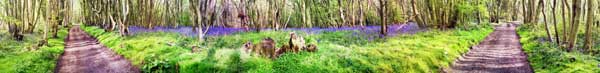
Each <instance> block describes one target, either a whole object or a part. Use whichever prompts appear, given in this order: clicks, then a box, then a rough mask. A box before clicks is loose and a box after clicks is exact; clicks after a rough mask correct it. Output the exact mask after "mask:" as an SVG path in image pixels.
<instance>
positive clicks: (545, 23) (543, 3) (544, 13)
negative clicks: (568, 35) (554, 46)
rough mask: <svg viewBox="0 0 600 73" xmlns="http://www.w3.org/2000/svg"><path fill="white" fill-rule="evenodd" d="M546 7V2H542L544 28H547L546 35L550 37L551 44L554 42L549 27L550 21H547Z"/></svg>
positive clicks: (542, 0)
mask: <svg viewBox="0 0 600 73" xmlns="http://www.w3.org/2000/svg"><path fill="white" fill-rule="evenodd" d="M544 6H545V2H544V0H540V7H541V9H542V16H543V17H544V26H545V27H546V35H547V37H548V40H550V41H551V42H554V40H553V39H552V34H551V33H550V26H548V21H547V20H546V11H545V10H546V9H545V8H544Z"/></svg>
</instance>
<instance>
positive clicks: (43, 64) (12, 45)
mask: <svg viewBox="0 0 600 73" xmlns="http://www.w3.org/2000/svg"><path fill="white" fill-rule="evenodd" d="M67 33H68V32H67V29H61V30H60V31H59V32H58V38H50V39H49V40H48V45H46V46H42V47H39V48H37V49H32V48H34V47H37V44H38V42H39V41H40V40H41V39H40V38H38V37H36V36H40V35H35V34H30V35H26V36H25V40H24V41H15V40H12V38H8V37H9V35H7V34H2V36H1V37H2V38H0V41H2V43H0V49H1V50H0V73H52V72H54V68H55V66H56V61H57V60H58V58H59V57H60V54H62V52H63V49H64V41H63V40H64V38H65V37H66V36H67ZM4 37H7V38H4Z"/></svg>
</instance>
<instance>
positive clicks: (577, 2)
mask: <svg viewBox="0 0 600 73" xmlns="http://www.w3.org/2000/svg"><path fill="white" fill-rule="evenodd" d="M572 14H573V17H572V18H571V21H572V22H571V25H572V26H571V31H570V32H571V33H570V35H569V44H568V47H567V50H568V51H572V50H573V49H575V48H576V45H575V44H576V43H577V32H578V29H579V21H580V18H579V17H580V16H581V0H573V9H572Z"/></svg>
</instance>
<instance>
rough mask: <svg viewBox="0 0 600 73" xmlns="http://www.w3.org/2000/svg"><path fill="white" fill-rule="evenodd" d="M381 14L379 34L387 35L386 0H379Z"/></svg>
mask: <svg viewBox="0 0 600 73" xmlns="http://www.w3.org/2000/svg"><path fill="white" fill-rule="evenodd" d="M379 4H380V11H379V12H380V15H381V35H382V36H387V0H379Z"/></svg>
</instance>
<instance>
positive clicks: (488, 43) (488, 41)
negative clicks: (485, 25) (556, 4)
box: [450, 25, 533, 73]
mask: <svg viewBox="0 0 600 73" xmlns="http://www.w3.org/2000/svg"><path fill="white" fill-rule="evenodd" d="M515 29H516V26H515V25H498V26H496V27H495V30H494V32H492V33H491V34H490V35H488V36H487V37H486V38H485V40H483V41H482V42H481V43H480V44H479V45H477V46H473V47H472V49H471V50H470V51H469V52H467V53H466V54H464V55H463V56H462V57H461V58H459V59H457V60H456V61H454V63H453V65H452V70H451V71H450V72H451V73H532V72H533V70H532V68H531V67H530V65H529V62H528V61H527V55H526V54H525V53H524V52H523V50H522V48H521V44H520V42H519V36H518V35H517V33H516V31H515Z"/></svg>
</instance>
